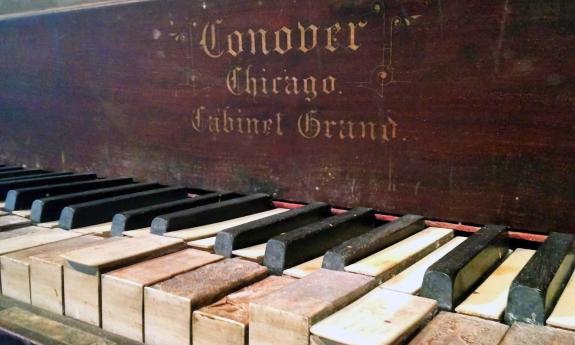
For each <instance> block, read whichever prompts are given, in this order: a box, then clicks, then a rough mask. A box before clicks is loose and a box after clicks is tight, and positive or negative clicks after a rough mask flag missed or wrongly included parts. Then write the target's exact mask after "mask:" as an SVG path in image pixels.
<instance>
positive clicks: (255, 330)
mask: <svg viewBox="0 0 575 345" xmlns="http://www.w3.org/2000/svg"><path fill="white" fill-rule="evenodd" d="M374 286H375V280H374V279H372V278H371V277H366V276H362V275H359V274H354V273H348V272H340V271H331V270H325V269H321V270H319V271H317V272H315V273H313V274H310V275H308V276H306V277H304V278H302V279H299V280H297V281H296V282H294V283H292V284H290V285H288V286H286V287H284V288H282V289H280V290H277V291H275V292H273V293H271V294H268V295H266V296H264V297H262V298H261V299H258V300H257V301H254V302H252V303H251V304H250V331H249V334H250V335H249V342H250V344H257V345H267V344H269V345H276V344H284V345H296V344H301V345H307V344H309V337H310V333H309V329H310V327H311V326H312V325H313V324H314V323H316V322H318V321H320V320H321V319H323V318H325V317H327V316H329V315H330V314H332V313H334V312H336V311H337V310H339V309H341V308H343V307H345V306H346V305H348V304H350V303H352V302H353V301H355V300H356V299H358V298H359V297H361V296H362V295H364V294H365V293H366V292H368V291H369V290H370V289H372V288H373V287H374Z"/></svg>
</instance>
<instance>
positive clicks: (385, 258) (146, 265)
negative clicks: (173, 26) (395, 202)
mask: <svg viewBox="0 0 575 345" xmlns="http://www.w3.org/2000/svg"><path fill="white" fill-rule="evenodd" d="M0 200H1V201H2V203H3V204H2V205H1V206H2V211H1V213H0V265H1V269H0V286H1V292H2V296H1V297H0V329H1V330H2V332H3V333H4V334H7V335H8V336H10V337H13V338H16V339H20V340H21V341H22V343H27V342H32V343H40V344H139V343H145V344H168V345H172V344H173V345H179V344H183V345H186V344H194V345H208V344H214V345H219V344H229V345H231V344H238V345H239V344H274V345H277V344H294V345H295V344H302V345H307V344H316V345H319V344H324V345H327V344H349V345H352V344H354V345H355V344H358V345H359V344H402V343H409V344H431V343H433V344H470V345H471V344H507V345H512V344H574V343H575V301H574V299H575V274H574V269H575V249H574V248H575V247H574V242H575V238H574V236H573V235H568V234H561V233H550V234H549V235H548V236H543V235H533V234H523V233H520V232H516V231H510V230H509V229H507V228H506V227H504V226H498V225H486V226H484V227H481V228H475V227H470V226H462V225H456V224H450V223H441V222H437V221H430V220H426V219H424V218H423V217H421V216H416V215H405V216H403V217H399V218H397V217H392V216H383V215H379V214H376V213H375V211H373V210H371V209H367V208H355V209H352V210H349V211H343V210H335V209H331V207H330V206H329V205H328V204H325V203H313V204H309V205H294V204H288V203H284V202H274V201H273V200H272V199H271V197H270V196H268V195H265V194H255V195H240V194H236V193H219V192H206V193H203V194H201V195H197V194H195V193H191V191H190V190H189V189H187V188H184V187H171V186H165V185H161V184H158V183H147V182H145V183H144V182H138V181H135V180H133V179H131V178H100V177H98V176H96V175H95V174H85V173H84V174H74V173H71V172H61V173H58V172H50V171H43V170H30V169H25V168H21V167H17V166H11V167H7V168H6V167H4V168H2V170H0ZM533 240H535V241H533Z"/></svg>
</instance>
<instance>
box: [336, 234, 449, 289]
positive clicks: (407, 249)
mask: <svg viewBox="0 0 575 345" xmlns="http://www.w3.org/2000/svg"><path fill="white" fill-rule="evenodd" d="M452 238H453V230H451V229H443V228H427V229H424V230H421V231H420V232H418V233H417V234H415V235H412V236H410V237H408V238H406V239H404V240H402V241H400V242H398V243H396V244H394V245H392V246H390V247H387V248H385V249H384V250H382V251H379V252H377V253H375V254H372V255H370V256H368V257H367V258H365V259H363V260H360V261H358V262H356V263H354V264H351V265H349V266H346V267H345V270H346V271H348V272H353V273H360V274H365V275H369V276H372V277H375V278H376V279H378V280H379V281H386V280H387V279H389V278H391V277H393V276H394V275H395V274H397V273H398V272H400V271H401V270H403V269H404V268H406V267H408V266H410V265H411V264H413V263H415V262H416V261H417V260H419V259H421V258H422V257H424V256H425V255H427V254H429V253H431V252H432V251H433V250H435V249H437V248H438V247H440V246H441V245H443V244H445V243H447V242H448V241H449V240H450V239H452Z"/></svg>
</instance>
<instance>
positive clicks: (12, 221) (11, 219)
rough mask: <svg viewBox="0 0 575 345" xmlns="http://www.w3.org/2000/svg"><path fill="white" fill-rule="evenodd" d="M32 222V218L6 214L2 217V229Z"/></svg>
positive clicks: (0, 220)
mask: <svg viewBox="0 0 575 345" xmlns="http://www.w3.org/2000/svg"><path fill="white" fill-rule="evenodd" d="M30 224H32V221H30V219H28V218H24V217H20V216H15V215H6V216H2V217H0V231H3V230H7V229H10V228H15V227H22V226H26V225H30Z"/></svg>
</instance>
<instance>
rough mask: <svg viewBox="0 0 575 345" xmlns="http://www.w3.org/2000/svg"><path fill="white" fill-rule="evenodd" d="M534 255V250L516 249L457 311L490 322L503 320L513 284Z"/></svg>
mask: <svg viewBox="0 0 575 345" xmlns="http://www.w3.org/2000/svg"><path fill="white" fill-rule="evenodd" d="M533 254H535V251H534V250H530V249H521V248H518V249H516V250H515V251H514V252H513V253H512V254H511V255H509V256H508V257H507V258H506V259H505V261H503V263H502V264H501V265H500V266H499V267H497V269H496V270H495V271H494V272H493V273H491V274H490V275H489V277H488V278H487V279H486V280H485V281H484V282H483V283H482V284H481V285H480V286H479V287H478V288H477V289H476V290H475V291H474V292H473V293H472V294H471V295H469V297H467V299H466V300H465V301H463V302H462V303H461V304H460V305H458V306H457V307H456V308H455V311H457V312H458V313H462V314H468V315H472V316H478V317H481V318H484V319H489V320H495V321H497V320H499V319H501V317H502V316H503V312H504V311H505V307H506V306H507V295H508V294H509V287H510V286H511V282H512V281H513V279H514V278H515V277H516V276H517V274H519V271H521V269H522V268H523V267H524V266H525V264H527V261H529V259H531V257H532V256H533Z"/></svg>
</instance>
